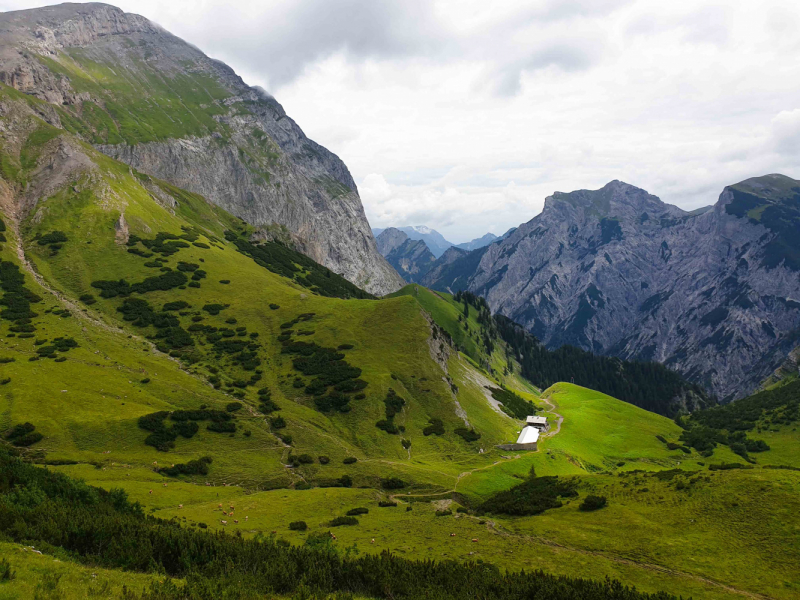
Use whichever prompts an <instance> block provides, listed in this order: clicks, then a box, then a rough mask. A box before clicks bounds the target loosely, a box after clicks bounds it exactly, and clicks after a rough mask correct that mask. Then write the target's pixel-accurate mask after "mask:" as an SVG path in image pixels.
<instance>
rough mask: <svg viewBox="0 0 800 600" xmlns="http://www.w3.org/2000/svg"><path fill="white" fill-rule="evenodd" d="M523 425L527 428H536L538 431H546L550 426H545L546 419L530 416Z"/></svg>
mask: <svg viewBox="0 0 800 600" xmlns="http://www.w3.org/2000/svg"><path fill="white" fill-rule="evenodd" d="M525 423H526V425H527V426H528V427H536V428H537V429H538V430H540V431H547V430H548V429H549V428H550V426H549V425H548V424H547V417H537V416H534V415H531V416H529V417H528V418H527V419H525Z"/></svg>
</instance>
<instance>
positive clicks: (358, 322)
mask: <svg viewBox="0 0 800 600" xmlns="http://www.w3.org/2000/svg"><path fill="white" fill-rule="evenodd" d="M0 175H1V176H2V179H0V438H1V440H2V441H1V442H0V600H6V599H8V600H10V599H26V598H41V599H50V598H63V599H67V600H71V599H78V598H81V599H83V598H122V599H125V600H138V599H142V600H144V599H148V600H149V599H152V600H156V599H159V600H172V599H190V598H191V599H194V598H200V599H217V598H225V599H229V600H246V599H247V600H250V599H255V598H282V599H290V598H292V599H301V598H302V599H312V598H314V599H324V598H327V599H330V600H333V599H337V600H345V599H353V600H355V599H359V600H363V599H368V598H381V599H389V598H391V599H397V600H417V599H419V598H428V599H431V600H439V599H441V600H451V599H456V598H458V599H459V600H461V599H463V598H475V599H478V598H480V599H482V600H508V599H514V600H523V599H526V598H547V599H553V600H562V599H563V600H590V599H591V600H595V599H607V600H671V599H673V598H679V597H681V598H690V597H692V598H711V599H720V600H721V599H734V598H775V599H787V600H788V599H790V598H797V597H798V595H800V571H799V570H798V569H797V565H798V564H800V526H799V522H798V516H797V515H798V514H800V493H799V492H800V452H798V447H799V446H798V441H800V440H799V439H798V434H797V422H798V420H800V381H798V378H797V351H794V352H792V351H793V350H794V347H795V346H796V343H795V342H794V337H793V336H794V335H795V333H794V332H795V330H796V328H797V326H798V322H797V319H798V309H800V293H799V292H798V290H797V287H798V278H797V270H798V268H799V267H800V252H798V247H797V242H796V239H797V236H796V235H793V234H794V233H795V230H796V229H797V223H798V220H797V219H798V215H797V210H798V206H800V203H799V201H800V183H798V182H795V181H793V180H791V179H788V178H786V177H782V176H775V175H774V176H767V177H761V178H757V179H752V180H748V181H746V182H743V183H741V184H738V185H735V186H731V187H729V188H726V190H725V191H724V192H723V194H722V197H721V198H720V201H719V202H718V203H717V205H716V206H714V207H713V208H711V209H709V210H707V211H702V212H700V213H693V214H689V213H684V212H683V211H681V210H680V209H677V208H675V207H672V206H669V205H666V204H663V203H661V202H660V201H659V200H658V199H657V198H655V197H654V196H650V195H649V194H647V193H646V192H643V191H642V190H639V189H636V188H633V187H631V186H628V185H626V184H622V183H619V182H613V183H611V184H609V185H608V186H606V187H605V188H603V189H602V190H600V191H597V192H587V191H581V192H573V193H572V194H555V195H554V196H552V197H551V198H548V200H547V203H546V206H545V209H544V212H543V213H542V214H541V215H539V216H537V217H536V218H534V219H533V220H531V221H530V222H529V223H526V224H523V225H521V226H520V227H519V228H517V229H516V230H512V231H510V232H509V233H508V234H507V235H506V236H504V237H502V238H498V239H494V236H491V237H490V236H485V237H484V238H481V239H480V240H477V241H475V244H473V247H468V248H458V247H453V246H452V245H449V246H446V247H444V248H439V249H437V250H435V251H434V250H433V249H432V248H430V247H429V246H428V245H427V242H426V241H425V240H420V239H414V237H413V235H411V234H408V233H405V232H403V231H401V230H400V229H399V228H389V229H386V230H384V231H381V232H380V235H379V236H378V239H377V241H376V238H375V237H374V236H373V233H372V231H371V229H370V226H369V224H368V222H367V219H366V217H365V213H364V210H363V207H362V205H361V201H360V199H359V196H358V191H357V189H356V186H355V184H354V182H353V178H352V177H351V175H350V173H349V171H348V169H347V167H346V166H345V165H344V164H343V162H342V161H341V160H339V159H338V158H337V157H336V156H335V155H333V154H332V153H331V152H329V151H328V150H326V149H325V148H323V147H321V146H319V145H318V144H316V143H314V142H312V141H311V140H309V139H308V138H306V136H305V135H304V134H303V133H302V131H301V129H300V128H299V126H298V125H297V124H296V123H295V122H294V121H292V120H291V119H290V118H289V117H288V116H287V115H286V114H285V112H284V111H283V109H282V108H281V106H280V104H278V102H277V100H275V99H274V98H273V97H272V96H270V95H269V94H267V93H266V92H264V91H263V90H260V89H256V88H251V87H249V86H247V85H246V84H245V83H244V82H243V81H242V80H241V79H240V78H239V77H238V76H237V75H236V74H235V73H234V72H233V71H232V70H231V69H230V68H229V67H227V66H226V65H224V64H222V63H220V62H218V61H216V60H213V59H210V58H208V57H207V56H205V55H204V54H203V53H202V52H201V51H200V50H198V49H197V48H196V47H195V46H192V45H190V44H188V43H186V42H184V41H182V40H180V39H178V38H177V37H175V36H173V35H171V34H169V33H168V32H166V31H165V30H164V29H162V28H161V27H159V26H157V25H155V24H154V23H152V22H150V21H148V20H147V19H145V18H144V17H141V16H137V15H132V14H128V13H125V12H123V11H121V10H119V9H117V8H114V7H112V6H108V5H104V4H62V5H58V6H54V7H47V8H39V9H33V10H26V11H18V12H7V13H2V14H0ZM417 233H419V232H417ZM429 233H430V232H429ZM420 235H421V234H420ZM426 235H427V234H426ZM442 239H444V238H442ZM484 242H485V243H487V244H488V245H486V246H482V247H478V246H476V244H482V243H484ZM490 242H491V243H490ZM448 244H449V243H448ZM440 250H441V251H440ZM384 255H385V256H386V258H384ZM407 282H410V283H407ZM720 400H722V401H724V402H722V403H720ZM729 400H733V401H731V402H728V401H729ZM532 417H539V418H538V419H535V418H534V419H531V418H532ZM529 422H530V423H536V425H528V423H529ZM523 428H524V429H523ZM530 428H535V429H536V431H534V432H531V430H530ZM523 430H527V433H524V434H523V435H524V436H527V437H525V439H527V440H530V439H532V438H531V435H533V437H535V438H536V439H535V440H534V441H533V442H526V443H520V444H515V443H514V442H515V440H517V439H518V437H519V436H520V433H521V431H523Z"/></svg>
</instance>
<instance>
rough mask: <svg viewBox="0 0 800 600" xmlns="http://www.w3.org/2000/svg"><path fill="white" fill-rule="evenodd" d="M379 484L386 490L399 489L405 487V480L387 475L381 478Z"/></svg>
mask: <svg viewBox="0 0 800 600" xmlns="http://www.w3.org/2000/svg"><path fill="white" fill-rule="evenodd" d="M381 486H383V488H384V489H387V490H399V489H401V488H404V487H406V482H405V481H403V480H402V479H398V478H397V477H388V478H386V479H381Z"/></svg>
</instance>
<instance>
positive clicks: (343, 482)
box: [339, 475, 353, 488]
mask: <svg viewBox="0 0 800 600" xmlns="http://www.w3.org/2000/svg"><path fill="white" fill-rule="evenodd" d="M339 485H340V486H341V487H346V488H349V487H353V478H352V477H350V475H342V476H341V477H339Z"/></svg>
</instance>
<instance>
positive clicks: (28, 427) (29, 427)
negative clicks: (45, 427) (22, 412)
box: [3, 423, 36, 440]
mask: <svg viewBox="0 0 800 600" xmlns="http://www.w3.org/2000/svg"><path fill="white" fill-rule="evenodd" d="M35 429H36V426H35V425H33V423H21V424H19V425H15V426H14V427H12V428H11V429H9V430H8V431H6V433H5V435H4V436H3V437H4V438H5V439H7V440H13V439H14V438H17V437H21V436H23V435H27V434H29V433H31V432H32V431H33V430H35Z"/></svg>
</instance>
